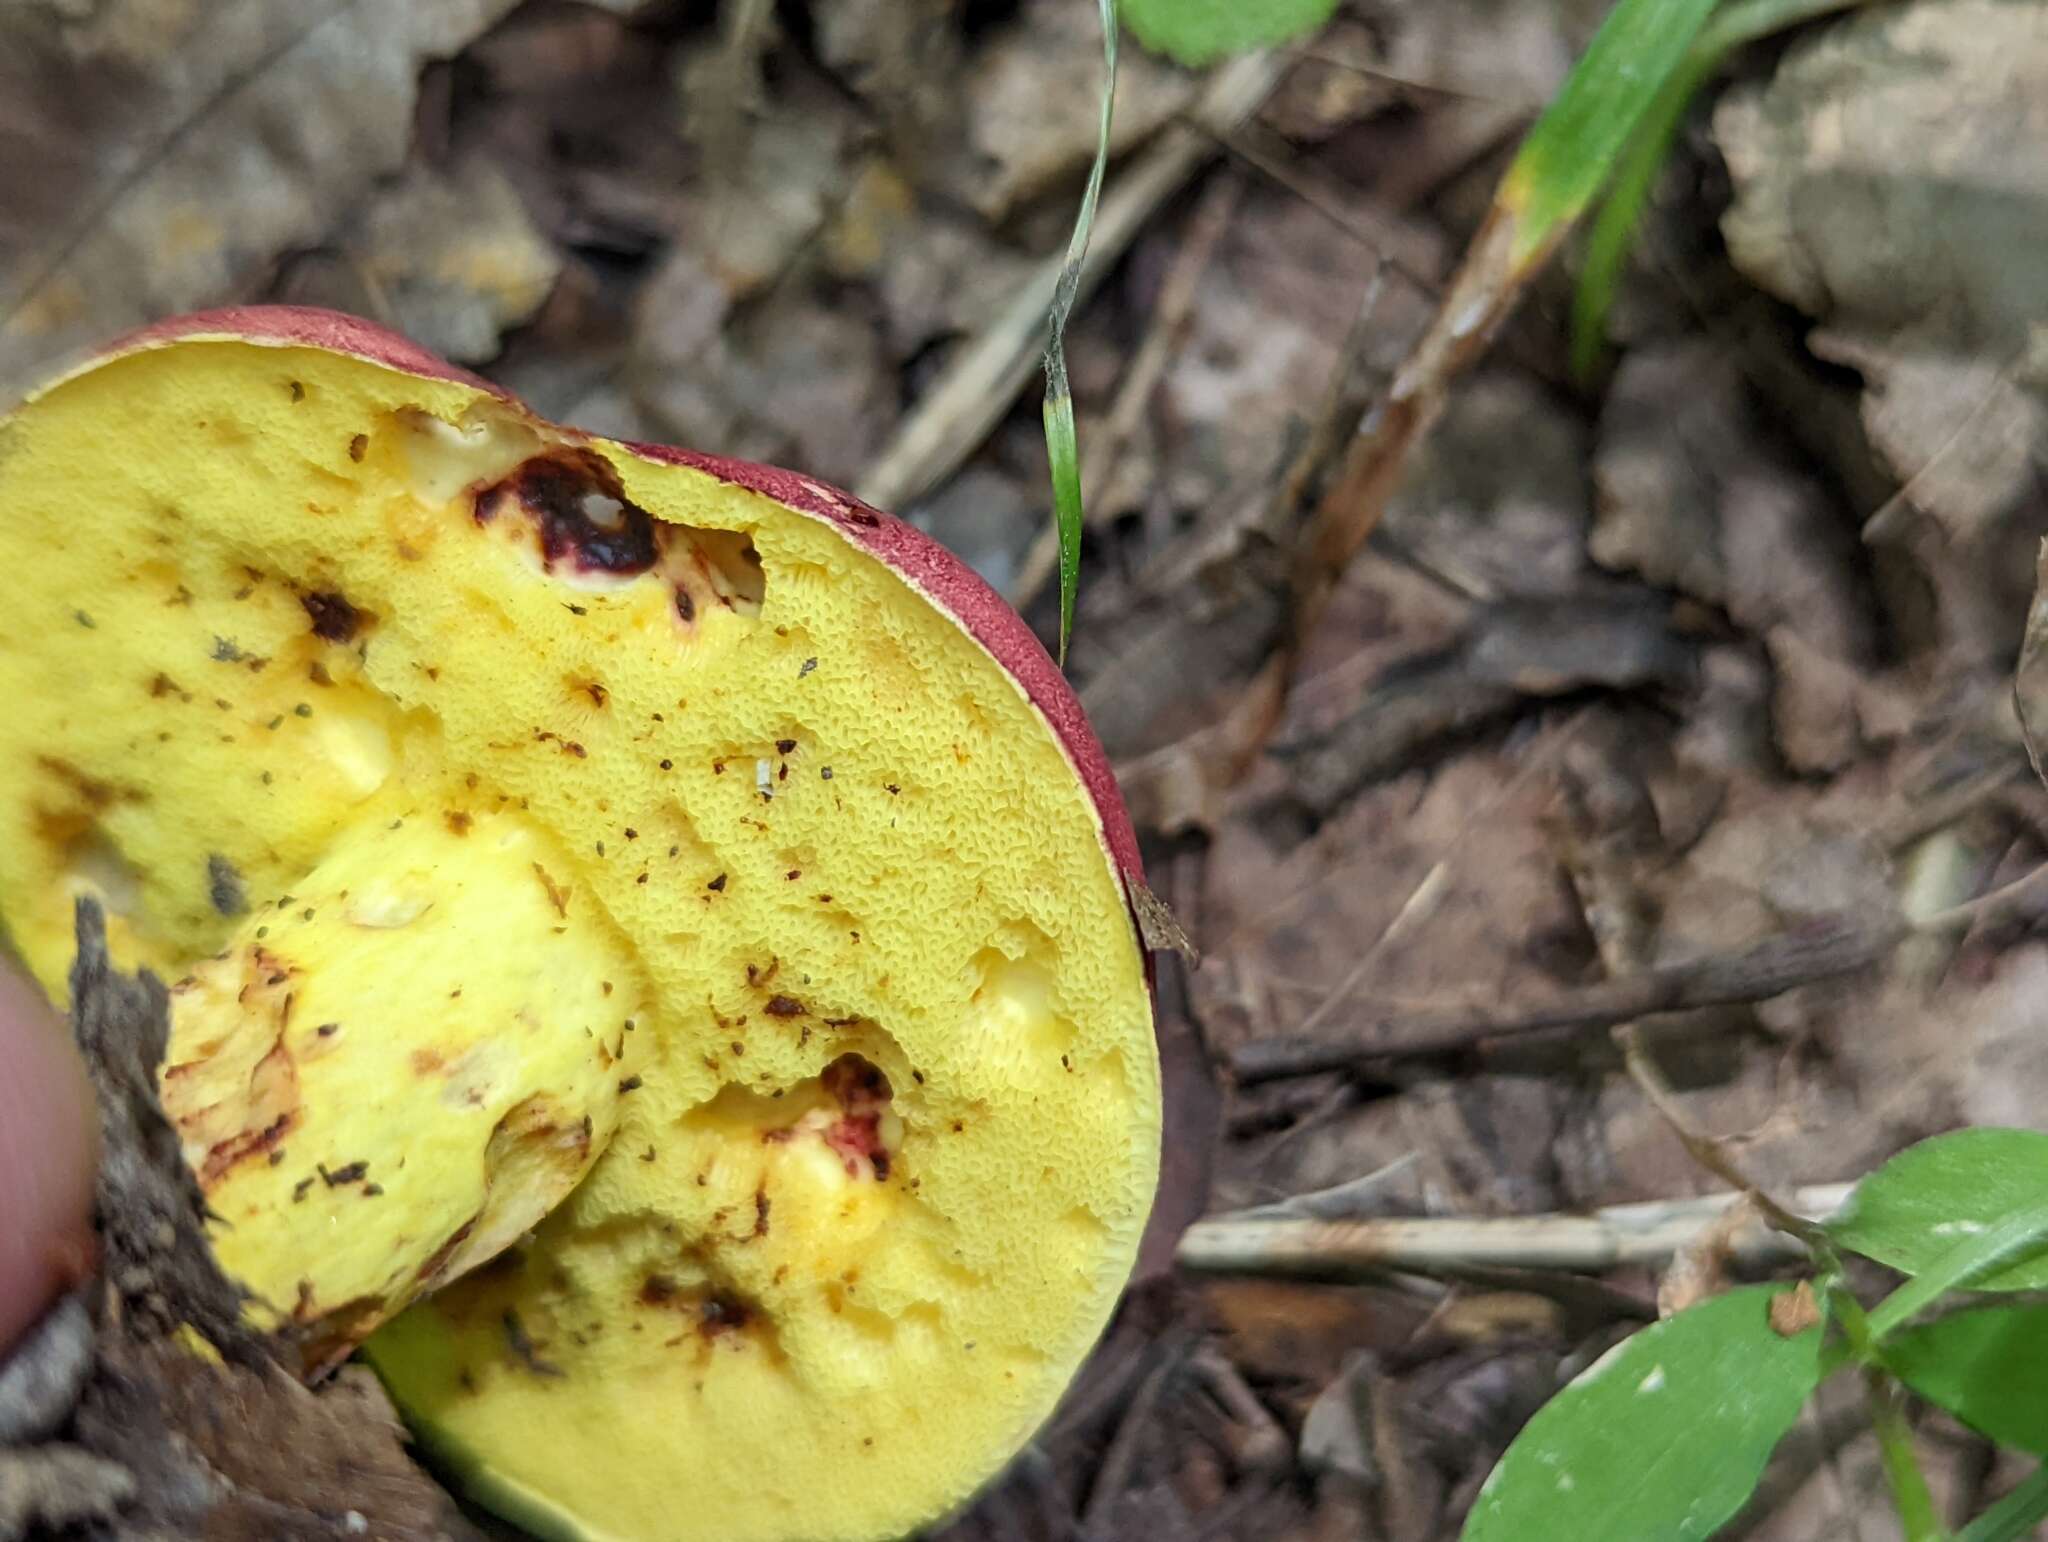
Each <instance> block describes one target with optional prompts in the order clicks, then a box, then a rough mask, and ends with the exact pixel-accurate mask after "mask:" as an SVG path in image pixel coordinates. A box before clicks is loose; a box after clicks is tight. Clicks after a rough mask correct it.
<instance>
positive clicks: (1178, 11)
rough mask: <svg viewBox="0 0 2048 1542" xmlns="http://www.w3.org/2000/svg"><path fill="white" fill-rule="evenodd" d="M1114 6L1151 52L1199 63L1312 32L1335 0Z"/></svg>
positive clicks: (1138, 1)
mask: <svg viewBox="0 0 2048 1542" xmlns="http://www.w3.org/2000/svg"><path fill="white" fill-rule="evenodd" d="M1118 9H1120V10H1121V11H1122V12H1123V18H1124V21H1125V22H1126V23H1127V24H1128V25H1129V26H1130V29H1131V35H1132V36H1134V37H1135V38H1137V40H1138V41H1139V42H1141V43H1143V44H1144V45H1145V46H1146V47H1147V48H1149V49H1151V50H1152V51H1153V52H1154V53H1160V54H1166V55H1167V56H1169V57H1170V58H1172V59H1175V60H1177V61H1179V62H1180V63H1182V64H1187V65H1196V66H1200V65H1204V64H1211V63H1214V62H1215V61H1216V60H1218V59H1220V58H1222V57H1223V56H1224V55H1225V54H1238V53H1246V52H1248V51H1250V50H1251V49H1254V48H1264V47H1265V46H1266V45H1267V44H1269V43H1284V42H1286V41H1287V40H1288V39H1289V38H1296V37H1300V36H1301V35H1302V34H1303V33H1305V32H1313V31H1315V29H1316V28H1318V27H1320V26H1321V25H1322V24H1323V23H1324V22H1326V21H1328V20H1329V19H1330V13H1331V12H1332V11H1334V10H1336V9H1337V0H1123V3H1122V5H1121V6H1119V7H1118Z"/></svg>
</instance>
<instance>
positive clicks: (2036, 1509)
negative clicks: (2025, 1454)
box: [1956, 1467, 2048, 1542]
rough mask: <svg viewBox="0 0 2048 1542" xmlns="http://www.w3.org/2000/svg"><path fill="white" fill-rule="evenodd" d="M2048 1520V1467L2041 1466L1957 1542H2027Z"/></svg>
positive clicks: (1964, 1532)
mask: <svg viewBox="0 0 2048 1542" xmlns="http://www.w3.org/2000/svg"><path fill="white" fill-rule="evenodd" d="M2044 1520H2048V1467H2037V1468H2035V1469H2034V1471H2033V1475H2032V1476H2030V1477H2028V1478H2025V1479H2023V1480H2022V1481H2021V1483H2020V1485H2019V1487H2018V1488H2016V1489H2014V1490H2013V1491H2012V1492H2011V1493H2010V1494H2007V1495H2006V1496H2005V1498H2003V1499H2001V1500H1999V1501H1998V1503H1997V1504H1995V1505H1993V1506H1992V1507H1991V1508H1990V1509H1988V1510H1986V1511H1985V1512H1984V1513H1983V1514H1982V1515H1980V1516H1978V1517H1977V1518H1976V1519H1975V1520H1974V1521H1972V1522H1970V1524H1969V1525H1967V1526H1965V1527H1964V1528H1963V1529H1962V1530H1961V1531H1960V1532H1958V1533H1957V1534H1956V1542H2026V1539H2027V1538H2028V1537H2032V1536H2037V1535H2039V1533H2038V1532H2037V1531H2036V1530H2035V1528H2036V1527H2037V1526H2039V1525H2040V1523H2041V1522H2042V1521H2044Z"/></svg>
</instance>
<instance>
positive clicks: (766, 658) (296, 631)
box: [0, 309, 1160, 1542]
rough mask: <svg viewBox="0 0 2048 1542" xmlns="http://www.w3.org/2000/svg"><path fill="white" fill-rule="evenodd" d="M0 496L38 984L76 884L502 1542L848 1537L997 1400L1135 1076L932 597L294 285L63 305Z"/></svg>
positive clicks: (962, 655)
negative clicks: (280, 294)
mask: <svg viewBox="0 0 2048 1542" xmlns="http://www.w3.org/2000/svg"><path fill="white" fill-rule="evenodd" d="M0 500H4V507H5V514H4V516H0V700H5V701H6V702H8V703H9V710H8V714H7V716H6V720H5V722H4V724H0V820H4V821H5V826H6V827H5V829H4V831H0V852H5V853H6V860H5V862H4V863H0V917H4V920H5V924H6V928H7V932H8V935H9V937H10V938H11V940H12V942H13V944H14V945H15V946H16V947H17V948H18V949H19V950H20V952H21V953H22V955H23V956H24V957H25V958H26V959H27V961H28V962H29V964H30V965H31V967H32V968H34V970H35V971H36V972H37V974H38V975H39V977H40V978H41V979H42V981H43V982H44V985H45V987H46V988H47V989H49V990H50V991H51V992H52V994H53V995H55V994H60V993H61V991H62V989H63V976H64V971H65V969H66V967H67V966H68V963H69V953H70V909H71V905H72V901H73V899H74V898H75V897H76V896H77V895H79V894H92V895H94V896H96V897H98V898H99V899H100V901H101V903H102V904H103V905H104V906H105V907H106V909H107V911H108V914H109V933H110V939H111V941H112V944H113V946H114V949H115V953H116V957H117V959H118V960H119V961H120V962H122V963H123V964H125V965H129V966H133V965H136V964H147V965H149V966H151V967H154V968H156V969H158V970H159V971H160V972H163V973H165V974H166V976H167V977H169V978H171V979H174V980H181V981H182V982H183V983H181V984H180V985H179V986H178V987H177V988H176V990H175V992H174V1010H173V1023H172V1039H171V1050H170V1056H169V1060H168V1062H167V1066H166V1070H165V1073H164V1078H163V1089H164V1097H165V1102H166V1106H167V1107H168V1108H169V1109H170V1111H171V1112H172V1114H173V1116H174V1118H176V1119H177V1121H178V1124H179V1128H180V1130H181V1133H182V1134H183V1136H184V1138H185V1141H186V1150H187V1156H188V1160H189V1161H190V1162H191V1163H192V1165H193V1166H194V1168H195V1170H196V1171H197V1172H198V1174H199V1176H200V1178H201V1181H202V1183H203V1184H204V1185H205V1187H206V1189H207V1193H208V1197H209V1200H210V1202H211V1203H212V1205H213V1208H214V1209H215V1210H216V1212H217V1213H218V1214H219V1215H220V1217H221V1222H220V1225H219V1228H218V1230H217V1233H216V1237H217V1245H218V1247H219V1249H220V1251H221V1254H222V1257H223V1259H224V1260H225V1261H226V1262H227V1264H228V1266H229V1268H230V1271H231V1272H232V1273H234V1274H236V1275H238V1276H239V1277H240V1278H241V1279H242V1280H243V1281H244V1282H245V1283H247V1284H248V1285H249V1286H250V1288H251V1289H252V1290H253V1291H254V1292H255V1293H256V1294H257V1296H258V1298H259V1300H258V1303H257V1305H256V1306H255V1307H254V1308H253V1310H254V1311H255V1312H256V1313H257V1314H258V1315H259V1316H263V1317H266V1318H267V1319H268V1320H270V1321H272V1322H276V1323H288V1324H290V1325H291V1326H292V1328H293V1330H294V1331H295V1332H296V1333H298V1334H299V1335H300V1337H301V1340H302V1342H303V1344H304V1346H305V1356H306V1361H307V1364H308V1366H309V1367H314V1368H317V1367H318V1366H321V1365H325V1364H328V1363H331V1362H332V1360H334V1359H335V1358H336V1357H338V1356H339V1355H341V1354H344V1353H346V1352H347V1350H348V1348H349V1347H350V1346H351V1345H352V1344H354V1343H356V1342H357V1341H358V1340H360V1339H361V1338H363V1336H364V1335H368V1334H371V1332H372V1330H373V1329H375V1330H377V1331H376V1332H375V1333H374V1336H372V1337H370V1338H369V1339H368V1343H367V1352H368V1354H369V1357H370V1359H371V1361H372V1363H373V1364H374V1365H375V1366H376V1367H377V1369H378V1370H379V1372H380V1373H381V1374H382V1375H383V1377H384V1378H385V1380H386V1382H387V1383H388V1385H389V1386H390V1388H391V1391H392V1393H393V1395H394V1396H395V1398H396V1399H397V1401H398V1402H399V1404H400V1406H401V1407H402V1409H403V1410H404V1412H405V1414H406V1416H407V1418H408V1419H409V1420H410V1421H411V1423H412V1424H413V1426H414V1427H415V1429H416V1430H418V1431H419V1432H420V1433H421V1435H422V1436H423V1437H424V1438H425V1440H426V1441H427V1442H428V1443H429V1444H430V1445H431V1446H432V1447H433V1448H434V1449H435V1450H436V1451H437V1452H438V1453H440V1455H441V1457H442V1458H443V1460H444V1461H445V1462H446V1464H447V1465H448V1467H449V1468H451V1469H452V1470H453V1471H454V1472H456V1473H457V1474H459V1476H460V1478H461V1481H462V1482H463V1483H464V1484H465V1485H466V1486H467V1487H468V1489H469V1490H470V1491H471V1492H472V1493H473V1494H474V1495H475V1497H477V1498H478V1499H479V1500H481V1501H482V1502H483V1503H485V1504H487V1505H489V1506H491V1507H493V1508H495V1509H497V1510H499V1511H500V1512H502V1513H503V1514H505V1515H507V1516H508V1517H511V1518H513V1519H515V1520H518V1521H520V1522H522V1523H523V1524H525V1525H526V1526H528V1527H530V1528H531V1529H533V1530H536V1531H538V1532H542V1533H544V1534H547V1535H550V1536H575V1537H605V1538H615V1539H622V1542H630V1539H642V1538H694V1537H701V1538H707V1539H708V1538H718V1539H734V1542H745V1539H749V1538H761V1539H797V1538H806V1539H823V1538H849V1539H851V1538H881V1537H886V1536H894V1535H899V1534H901V1533H902V1532H904V1531H906V1530H908V1529H910V1528H912V1527H914V1526H917V1525H919V1524H922V1523H925V1522H928V1521H930V1520H932V1519H934V1518H935V1517H937V1516H938V1515H940V1514H942V1513H944V1512H945V1511H946V1510H948V1509H950V1508H951V1507H953V1506H955V1505H957V1504H958V1503H960V1502H961V1501H963V1500H965V1499H966V1498H968V1497H969V1496H970V1495H971V1494H972V1492H973V1491H974V1489H975V1488H976V1487H977V1486H978V1485H979V1484H980V1483H981V1482H982V1481H983V1480H985V1479H986V1478H988V1477H989V1476H990V1475H992V1474H993V1473H994V1472H995V1471H996V1470H997V1469H998V1468H999V1467H1000V1466H1001V1465H1002V1463H1003V1462H1004V1461H1005V1460H1006V1459H1007V1457H1008V1456H1009V1455H1010V1454H1011V1453H1012V1452H1014V1451H1015V1450H1016V1449H1017V1448H1018V1447H1019V1446H1020V1445H1021V1444H1022V1443H1023V1442H1024V1441H1025V1440H1026V1439H1027V1438H1028V1437H1029V1435H1030V1433H1031V1432H1032V1430H1033V1429H1034V1428H1035V1427H1036V1426H1037V1425H1038V1423H1039V1422H1040V1421H1041V1420H1042V1419H1043V1418H1044V1417H1045V1416H1046V1414H1047V1413H1048V1412H1049V1410H1050V1409H1051V1407H1052V1405H1053V1403H1054V1401H1055V1400H1056V1398H1057V1397H1058V1395H1059V1393H1060V1391H1061V1390H1062V1388H1063V1387H1064V1386H1065V1384H1066V1382H1067V1380H1068V1378H1069V1376H1070V1375H1071V1374H1072V1372H1073V1371H1074V1369H1075V1367H1076V1366H1077V1365H1078V1363H1079V1362H1080V1360H1081V1358H1082V1357H1083V1355H1084V1354H1085V1353H1086V1351H1087V1349H1088V1347H1089V1345H1090V1344H1091V1343H1092V1342H1093V1340H1094V1338H1095V1337H1096V1335H1097V1333H1098V1332H1099V1331H1100V1329H1101V1328H1102V1326H1103V1323H1104V1321H1105V1319H1106V1317H1107V1315H1108V1313H1109V1311H1110V1308H1111V1306H1112V1305H1113V1303H1114V1301H1115V1299H1116V1297H1117V1295H1118V1292H1119V1291H1120V1289H1121V1287H1122V1284H1123V1281H1124V1279H1125V1278H1126V1276H1127V1274H1128V1271H1129V1269H1130V1266H1131V1263H1132V1260H1133V1257H1134V1254H1135V1250H1136V1247H1137V1242H1138V1238H1139V1234H1140V1231H1141V1229H1142V1227H1143V1224H1144V1220H1145V1216H1146V1212H1147V1209H1148V1206H1149V1203H1150V1199H1151V1193H1152V1187H1153V1182H1154V1179H1155V1175H1156V1170H1157V1163H1158V1145H1159V1130H1160V1124H1159V1118H1160V1107H1159V1079H1158V1065H1157V1059H1156V1052H1155V1048H1154V1044H1153V1039H1152V1021H1151V1003H1150V996H1149V991H1148V983H1147V975H1146V967H1145V961H1144V956H1143V953H1142V950H1141V946H1140V943H1139V940H1138V936H1137V933H1136V931H1135V928H1134V925H1133V922H1132V918H1131V913H1130V909H1129V902H1128V898H1127V880H1128V879H1130V878H1134V877H1135V876H1136V869H1137V857H1136V850H1135V843H1134V841H1133V839H1132V836H1131V831H1130V827H1129V824H1128V822H1127V820H1126V818H1125V816H1124V813H1123V811H1122V807H1121V805H1120V803H1119V802H1118V800H1117V797H1116V794H1115V790H1114V785H1113V783H1112V781H1111V778H1110V775H1109V772H1108V768H1107V766H1106V764H1105V762H1104V760H1103V757H1102V754H1101V751H1100V749H1099V748H1098V747H1097V746H1096V744H1095V742H1094V740H1093V739H1092V737H1091V736H1090V735H1089V733H1088V730H1087V728H1086V726H1085V724H1084V723H1083V721H1082V719H1081V715H1080V710H1079V707H1078V706H1077V704H1076V703H1075V700H1074V698H1073V696H1072V694H1071V693H1070V692H1069V691H1068V690H1067V688H1066V686H1065V684H1064V682H1063V681H1062V680H1061V678H1060V676H1059V674H1058V671H1057V670H1056V669H1055V668H1054V666H1053V665H1052V663H1051V662H1050V660H1048V659H1047V658H1046V656H1045V654H1044V652H1043V650H1042V649H1041V648H1040V647H1039V646H1038V644H1037V643H1036V641H1035V640H1034V639H1033V638H1032V636H1031V634H1030V633H1029V631H1028V630H1027V629H1026V628H1025V627H1024V625H1023V623H1022V622H1021V621H1019V620H1018V619H1017V618H1016V617H1015V615H1014V614H1012V613H1011V612H1010V611H1009V610H1008V609H1007V607H1005V606H1004V605H1003V604H1002V602H1001V601H1000V600H999V599H998V598H997V597H996V596H995V595H994V594H993V593H991V592H990V591H989V590H988V589H987V588H986V587H985V586H984V585H982V584H981V583H980V582H979V581H978V580H977V579H975V578H974V577H973V576H972V575H971V574H970V573H969V572H968V571H967V570H966V569H965V568H963V567H962V566H961V565H960V564H959V563H958V562H956V561H955V560H954V559H953V558H952V557H950V556H949V555H947V554H946V553H945V552H944V551H942V550H941V549H940V548H938V547H937V546H935V545H933V544H932V543H931V542H929V541H927V540H926V539H924V538H923V537H922V536H920V535H918V534H917V533H916V532H914V531H912V530H910V529H909V528H907V527H906V526H904V525H902V524H900V523H898V522H896V521H894V520H892V519H889V518H888V517H886V516H883V515H880V514H877V513H875V512H873V511H871V510H869V509H867V508H865V507H864V506H862V505H861V504H859V503H857V502H855V501H854V500H852V499H851V498H848V497H846V496H845V495H843V494H840V493H837V492H835V491H833V490H832V489H830V488H827V487H824V486H822V485H820V484H818V483H815V482H812V481H810V480H808V479H806V478H803V477H798V476H793V475H790V474H788V473H784V472H779V471H772V470H769V469H766V468H762V467H756V466H747V465H740V464H737V463H732V462H725V461H719V460H713V459H708V458H705V457H701V456H696V455H692V454H688V453H684V452H680V451H673V450H658V449H651V448H647V447H644V446H632V445H624V444H618V443H613V442H610V441H606V440H602V439H596V438H592V437H589V436H586V435H582V434H579V433H576V432H574V431H571V430H567V429H561V428H557V427H554V426H552V425H549V424H547V423H544V422H542V421H540V420H538V419H537V418H535V417H534V416H533V415H532V414H531V413H529V412H528V411H526V410H525V409H524V408H523V407H522V406H520V405H519V404H518V403H516V402H513V401H511V400H508V399H506V398H504V397H502V396H500V395H497V394H495V393H493V392H492V391H491V390H490V389H489V388H487V387H485V386H484V385H483V384H482V383H480V382H477V381H475V380H472V379H470V378H469V377H467V376H464V375H462V374H460V373H459V372H457V371H454V370H452V369H450V368H449V367H448V366H446V365H444V364H442V363H441V362H439V361H438V360H435V359H433V358H431V357H429V356H427V355H425V354H423V353H421V352H420V351H418V350H417V349H415V348H413V347H412V346H411V345H409V344H407V343H405V342H404V341H403V340H401V339H398V338H395V337H392V336H391V335H389V334H387V333H384V332H382V331H380V330H378V329H376V328H373V327H370V326H368V325H366V324H363V323H360V322H356V321H353V320H351V319H348V318H343V317H338V316H334V315H331V314H327V313H321V312H310V311H296V310H269V309H257V310H244V311H230V312H220V313H213V314H209V315H202V316H195V317H189V318H185V319H183V320H181V321H177V322H173V323H169V324H166V325H165V326H162V327H158V328H155V329H152V330H150V331H148V332H145V333H142V334H139V335H137V336H135V337H132V338H130V339H127V340H126V341H124V342H123V343H121V344H118V345H116V346H115V347H114V349H112V350H111V351H110V352H109V353H108V354H107V355H105V356H104V357H103V358H101V359H100V360H98V361H97V362H95V363H93V364H91V365H89V366H88V367H86V368H83V369H81V370H80V371H78V372H76V373H74V374H72V375H70V376H68V377H67V378H65V379H63V380H61V381H59V382H57V383H56V384H54V385H52V386H50V387H48V388H47V389H46V390H44V391H43V392H42V393H41V394H40V395H38V396H36V397H35V398H33V399H32V400H31V401H30V402H29V403H28V404H26V405H25V406H23V407H22V408H21V409H19V410H18V411H17V412H16V413H15V414H14V415H13V416H12V417H10V418H8V419H6V420H4V421H0ZM586 1169H587V1171H586ZM579 1180H580V1181H579ZM564 1196H566V1197H564ZM426 1290H432V1292H433V1293H432V1294H431V1295H430V1296H427V1297H426V1298H425V1299H423V1300H419V1301H417V1302H416V1303H415V1304H413V1305H411V1306H410V1307H409V1309H407V1310H404V1311H403V1312H402V1313H401V1314H400V1315H398V1316H397V1317H396V1318H395V1319H394V1320H392V1321H389V1322H388V1323H386V1322H383V1319H384V1318H385V1317H387V1316H388V1315H389V1314H391V1313H392V1312H394V1311H397V1310H398V1309H399V1308H401V1307H404V1306H405V1305H406V1303H407V1302H408V1301H409V1300H411V1298H412V1297H414V1296H415V1295H417V1294H418V1293H419V1292H421V1291H426ZM380 1323H382V1326H381V1328H380V1327H379V1324H380Z"/></svg>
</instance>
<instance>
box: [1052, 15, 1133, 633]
mask: <svg viewBox="0 0 2048 1542" xmlns="http://www.w3.org/2000/svg"><path fill="white" fill-rule="evenodd" d="M1101 7H1102V70H1103V80H1102V122H1101V124H1100V125H1099V126H1098V128H1097V129H1096V135H1095V164H1094V165H1093V166H1092V167H1090V168H1089V171H1088V189H1087V191H1086V192H1084V193H1083V194H1082V195H1081V212H1080V214H1079V215H1077V216H1076V217H1075V220H1074V233H1073V235H1072V236H1070V237H1069V238H1068V239H1067V261H1066V265H1065V266H1064V267H1062V268H1061V269H1060V276H1059V280H1058V282H1056V283H1055V284H1054V285H1053V291H1052V311H1051V314H1050V315H1049V316H1048V318H1047V330H1046V343H1045V454H1046V460H1047V462H1048V463H1049V464H1050V466H1051V468H1052V503H1053V517H1054V519H1056V520H1057V521H1058V523H1059V532H1060V653H1059V658H1060V663H1061V664H1062V665H1064V664H1065V663H1066V662H1067V640H1068V639H1069V638H1070V637H1071V636H1072V635H1073V631H1074V596H1075V594H1076V593H1077V592H1078V590H1079V588H1080V583H1081V448H1080V443H1079V440H1078V439H1077V438H1076V436H1075V433H1074V394H1073V391H1072V389H1071V388H1070V387H1069V386H1068V384H1067V316H1068V314H1069V313H1070V312H1071V311H1072V310H1073V308H1074V296H1075V294H1076V293H1077V292H1078V291H1079V290H1080V287H1081V261H1082V259H1083V258H1085V257H1086V256H1087V255H1088V233H1089V232H1090V231H1092V230H1093V229H1094V228H1095V205H1096V203H1097V202H1098V201H1099V200H1100V198H1101V197H1102V178H1103V175H1104V173H1105V172H1107V171H1108V169H1109V125H1110V119H1111V117H1112V116H1113V115H1114V113H1115V111H1116V0H1101Z"/></svg>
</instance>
